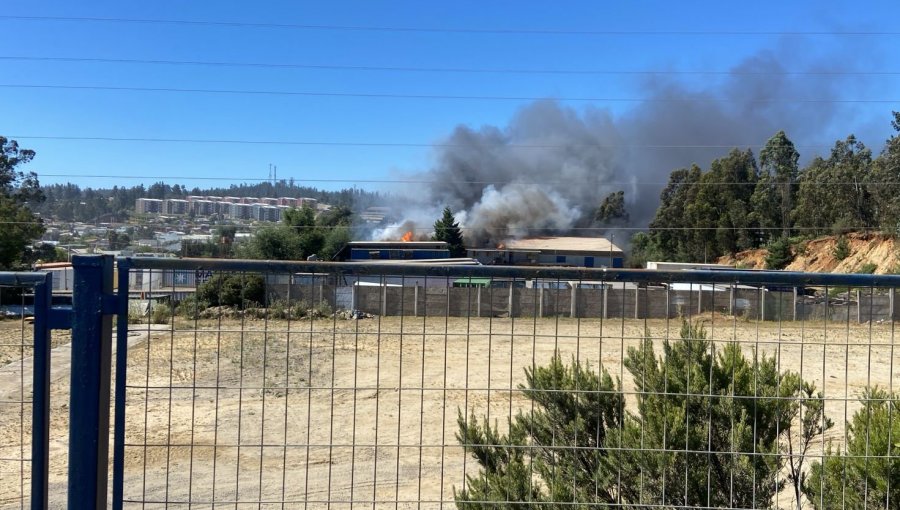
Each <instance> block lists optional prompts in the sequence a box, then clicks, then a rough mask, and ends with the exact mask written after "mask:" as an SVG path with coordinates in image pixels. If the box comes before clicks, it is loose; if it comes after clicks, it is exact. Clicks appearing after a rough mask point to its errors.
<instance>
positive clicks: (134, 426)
mask: <svg viewBox="0 0 900 510" xmlns="http://www.w3.org/2000/svg"><path fill="white" fill-rule="evenodd" d="M705 320H706V329H707V332H708V333H709V335H710V337H711V338H712V339H713V340H714V342H713V345H714V346H715V348H721V346H724V345H725V344H726V343H728V342H740V344H741V345H742V347H743V348H744V350H745V352H746V353H748V354H749V355H751V356H752V353H753V351H754V350H756V349H758V350H759V352H762V353H766V354H768V355H778V356H779V359H780V365H781V368H782V370H788V369H790V370H794V371H798V372H801V374H802V376H803V377H804V378H805V379H807V380H810V381H813V382H815V384H816V386H817V387H818V388H819V389H820V390H822V391H824V393H825V397H826V398H827V399H829V400H828V403H827V409H826V411H827V413H828V415H829V416H830V417H831V418H833V419H834V421H835V424H836V426H835V428H834V429H832V430H831V431H830V432H829V433H828V435H827V437H826V438H824V439H822V440H819V441H817V452H813V454H816V453H818V452H820V451H821V449H822V445H823V444H824V443H825V442H826V441H828V440H834V441H836V442H837V443H836V444H839V443H840V441H841V438H842V436H843V431H844V423H845V418H849V417H850V416H852V414H853V412H854V410H855V409H858V408H859V405H858V403H857V402H856V401H855V399H856V398H857V397H858V396H859V395H860V393H861V392H862V390H863V389H864V388H865V387H866V386H875V385H877V386H881V387H883V388H886V389H890V388H894V387H897V385H898V384H900V378H898V373H900V370H895V369H894V363H895V361H896V362H900V352H896V353H895V352H894V351H895V349H894V348H893V343H894V332H893V326H892V325H891V324H865V325H855V324H851V325H849V326H848V325H847V324H836V323H828V324H824V323H821V322H820V323H803V324H801V323H762V322H761V323H755V322H743V321H741V320H734V319H733V318H730V317H722V316H716V317H712V316H707V317H706V318H705ZM679 327H680V323H679V322H678V320H671V321H665V320H650V321H644V320H628V319H624V320H623V319H607V320H605V321H601V320H599V319H581V320H575V319H566V318H559V319H556V318H542V319H524V318H517V319H508V318H504V319H497V318H493V319H488V318H471V319H466V318H449V319H445V318H442V317H441V318H428V319H423V318H421V317H419V318H415V317H402V318H401V317H384V318H378V317H376V318H372V319H364V320H359V321H354V320H331V319H326V320H316V321H305V320H300V321H292V322H290V323H288V322H286V321H273V320H269V321H265V320H253V321H251V320H247V321H245V322H242V321H240V320H227V321H224V320H223V321H221V322H219V321H215V320H209V321H200V322H196V323H192V322H181V321H179V322H178V323H176V325H175V326H174V327H168V329H164V330H158V329H155V328H151V327H150V326H147V325H135V326H132V328H131V329H132V330H134V331H143V332H144V334H145V339H144V340H143V341H141V342H139V343H137V345H135V346H134V347H132V348H131V350H130V352H129V357H128V359H129V363H128V372H127V380H128V391H127V427H126V435H125V441H126V463H125V499H126V506H136V505H137V504H138V503H139V502H144V503H147V504H144V505H142V507H146V508H156V507H159V508H161V507H163V506H165V505H163V504H162V503H163V502H165V501H168V502H169V503H170V504H172V503H179V502H180V503H187V502H188V501H190V502H193V505H192V506H194V507H197V508H211V507H212V505H211V503H212V502H213V501H215V502H216V503H217V505H219V504H230V505H233V506H236V507H243V506H248V507H249V506H254V507H257V508H259V507H260V506H263V507H266V508H269V507H271V508H274V507H279V508H280V507H282V504H281V502H282V501H284V502H287V504H288V506H292V507H295V506H303V507H304V508H310V507H315V508H318V507H322V508H324V507H326V506H328V507H338V508H352V507H359V506H361V505H362V506H365V507H367V508H375V509H381V508H401V507H402V508H413V507H416V508H420V507H427V508H438V507H440V506H441V502H444V503H447V502H452V499H453V492H454V489H459V488H460V487H462V485H463V483H464V481H465V476H466V475H467V474H468V475H472V474H475V473H476V472H477V465H476V464H475V462H474V460H473V459H472V458H467V455H466V454H465V452H464V451H463V449H462V447H460V446H459V445H458V442H457V440H456V438H455V432H456V430H457V422H456V420H457V416H458V413H460V412H462V413H463V414H465V415H468V414H475V415H476V416H478V417H479V418H482V417H487V418H488V419H489V420H490V421H491V422H493V421H495V420H496V421H497V422H498V423H499V424H501V425H502V424H504V423H505V421H506V419H507V417H509V416H510V415H511V414H515V413H516V412H517V411H518V410H520V409H525V410H527V409H529V407H528V404H527V402H526V401H525V400H523V398H522V397H521V394H520V392H519V391H518V390H517V388H518V385H519V384H521V383H523V382H524V368H525V367H530V366H532V365H542V364H545V363H546V362H547V361H548V360H549V359H550V357H551V356H552V354H553V352H554V350H555V349H558V350H559V351H560V352H561V353H562V355H563V357H564V359H567V360H568V359H572V358H574V357H577V358H578V359H580V360H582V361H588V362H590V364H591V365H592V366H593V367H596V366H597V364H598V361H599V362H602V363H603V365H604V367H606V368H607V369H608V370H609V371H610V372H611V373H612V375H614V376H617V377H620V378H621V379H622V383H623V387H624V388H625V390H626V391H631V390H632V389H633V385H632V382H631V381H630V379H629V375H628V372H627V370H625V369H624V367H623V365H622V352H623V350H626V351H627V349H628V347H630V346H635V345H637V343H638V342H639V341H640V339H641V338H642V337H643V336H644V335H645V332H646V334H649V335H650V337H652V338H653V339H654V340H655V341H656V342H657V343H658V344H661V342H662V341H663V339H665V338H667V337H668V338H675V337H677V335H678V330H679ZM163 328H165V326H163ZM19 334H20V335H21V331H20V332H19ZM146 338H149V341H147V340H146ZM897 351H900V349H897ZM657 353H659V348H657ZM892 374H893V376H892ZM67 385H68V381H67V379H62V380H58V381H56V382H54V384H53V386H52V397H51V399H52V416H53V423H52V432H51V452H52V453H51V455H52V458H53V459H54V462H52V463H51V471H52V473H51V496H50V498H51V506H52V507H61V506H62V505H63V504H64V503H65V501H64V498H65V487H64V480H65V478H64V477H65V473H66V469H67V466H66V459H65V453H66V449H67V444H66V443H67V441H66V434H67V430H68V408H67V407H66V402H67V399H68V393H67V392H68V390H67ZM633 401H634V399H633V397H632V396H629V402H630V403H633ZM21 409H25V411H26V412H30V408H28V407H24V408H23V407H22V406H21V405H20V406H14V405H6V406H0V445H2V448H0V459H15V458H19V457H18V456H19V452H20V450H19V446H18V445H19V444H21V443H22V440H23V439H24V440H25V442H26V444H28V437H27V436H28V434H29V432H30V431H28V430H27V429H25V430H23V429H22V428H21V427H19V426H17V423H16V422H17V421H18V420H19V411H20V410H21ZM25 453H26V456H27V452H25ZM26 466H27V464H26ZM20 471H21V463H19V462H4V461H0V507H3V508H6V507H8V508H18V507H19V506H20V497H21V479H22V477H21V473H20ZM26 478H27V473H26ZM26 493H27V487H26ZM259 501H262V502H263V505H260V504H259V503H258V502H259ZM241 502H246V503H247V504H246V505H241V504H237V505H235V503H241ZM373 502H374V504H373ZM267 503H268V504H267ZM351 503H352V504H351ZM790 503H791V502H790V500H789V497H788V496H787V495H784V496H779V501H778V505H779V506H783V507H788V506H789V505H790Z"/></svg>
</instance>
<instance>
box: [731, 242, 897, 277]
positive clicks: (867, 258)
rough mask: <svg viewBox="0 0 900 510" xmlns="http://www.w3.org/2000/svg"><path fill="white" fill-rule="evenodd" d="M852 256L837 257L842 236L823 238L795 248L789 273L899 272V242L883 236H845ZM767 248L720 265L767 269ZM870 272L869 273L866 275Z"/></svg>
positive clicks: (788, 269)
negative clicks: (870, 270) (839, 258)
mask: <svg viewBox="0 0 900 510" xmlns="http://www.w3.org/2000/svg"><path fill="white" fill-rule="evenodd" d="M844 237H845V239H846V242H847V246H848V248H849V254H848V255H847V257H845V258H844V259H843V260H838V259H837V258H836V257H835V248H836V247H837V244H838V240H839V236H824V237H820V238H817V239H813V240H811V241H805V242H801V243H798V244H795V245H794V248H793V251H794V254H795V257H794V260H793V262H791V263H790V264H788V266H787V267H785V270H786V271H810V272H815V273H858V272H860V271H861V270H866V269H871V268H872V267H875V269H874V273H875V274H890V273H895V272H900V253H898V248H900V241H898V240H897V239H894V238H892V237H888V236H884V235H881V234H867V233H851V234H847V235H846V236H844ZM767 254H768V251H767V250H766V249H765V248H759V249H753V250H744V251H741V252H738V253H737V254H735V255H726V256H724V257H721V258H719V260H718V262H719V263H720V264H734V265H736V266H737V267H742V268H747V269H765V267H766V263H765V259H766V255H767ZM867 265H868V267H866V266H867ZM865 272H869V271H865Z"/></svg>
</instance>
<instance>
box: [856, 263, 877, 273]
mask: <svg viewBox="0 0 900 510" xmlns="http://www.w3.org/2000/svg"><path fill="white" fill-rule="evenodd" d="M877 270H878V264H873V263H872V262H866V263H865V264H863V265H862V266H861V267H860V268H859V269H858V270H857V271H856V272H857V273H863V274H873V273H874V272H875V271H877Z"/></svg>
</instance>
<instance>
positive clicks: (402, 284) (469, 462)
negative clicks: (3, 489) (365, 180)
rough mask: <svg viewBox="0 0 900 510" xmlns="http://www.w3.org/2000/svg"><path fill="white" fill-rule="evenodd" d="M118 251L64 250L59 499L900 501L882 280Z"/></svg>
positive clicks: (636, 504) (307, 503) (740, 504)
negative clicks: (63, 428) (69, 263)
mask: <svg viewBox="0 0 900 510" xmlns="http://www.w3.org/2000/svg"><path fill="white" fill-rule="evenodd" d="M117 262H118V273H117V275H116V273H115V272H114V268H113V261H112V259H111V258H109V257H79V258H78V259H77V260H76V261H75V282H74V283H75V286H74V287H75V288H74V295H73V299H74V307H73V311H72V314H71V325H72V335H73V346H72V368H71V374H72V377H71V382H70V384H69V386H68V388H66V390H70V392H71V396H70V403H69V406H70V416H71V418H70V426H69V430H68V434H67V436H68V447H69V456H68V459H69V475H68V489H67V491H66V496H67V497H68V500H69V507H70V508H87V507H90V508H105V507H106V505H107V494H108V492H109V493H110V494H111V495H112V498H111V505H112V507H113V508H117V509H118V508H126V507H128V508H132V507H137V506H140V507H141V508H146V507H147V506H150V507H153V506H159V507H162V506H166V507H168V506H170V505H171V506H175V507H179V506H201V507H216V506H223V505H224V506H229V507H235V508H240V507H247V506H253V507H255V508H262V507H267V508H268V507H279V508H281V507H285V506H287V507H302V508H317V507H331V506H338V507H345V508H354V507H364V508H372V509H387V508H391V509H394V510H396V509H398V508H401V507H403V508H410V507H416V508H421V507H427V508H445V507H451V506H456V507H457V508H459V509H460V510H469V509H473V508H501V507H502V508H524V507H535V508H540V507H546V506H551V507H554V508H566V507H581V506H591V507H597V508H734V509H748V508H817V509H821V508H841V507H844V508H895V507H896V505H897V498H898V497H900V478H898V476H900V475H897V474H896V473H900V455H897V448H898V446H897V437H896V436H897V435H898V434H900V426H898V424H897V423H895V420H894V413H893V411H894V410H895V406H896V400H895V392H896V390H895V385H896V383H897V382H898V381H896V379H897V375H898V374H897V370H896V369H895V368H894V358H895V356H896V354H895V349H894V344H895V337H894V327H895V326H894V324H895V321H896V319H897V314H896V308H895V300H894V289H895V288H897V287H900V277H896V276H876V275H833V274H803V273H788V272H756V271H686V272H685V271H679V272H649V271H628V270H602V269H575V268H539V267H495V266H430V265H418V264H401V265H397V264H377V263H369V264H336V263H313V262H303V263H299V262H298V263H290V262H268V261H266V262H264V261H238V260H202V259H194V260H191V259H141V258H122V259H118V261H117ZM136 274H140V275H141V276H140V278H139V280H140V281H149V282H167V284H168V285H167V286H164V288H160V286H159V285H157V286H155V287H154V286H153V285H150V286H140V287H138V286H134V285H129V283H132V282H133V281H135V280H137V279H138V278H135V275H136ZM175 275H181V276H175ZM184 275H188V277H187V278H185V277H184ZM114 277H115V278H117V279H116V281H115V282H114V281H113V278H114ZM41 299H43V298H41ZM50 315H51V316H54V314H52V313H51V314H50ZM57 315H59V314H57ZM113 317H115V323H114V322H113ZM55 320H56V321H57V322H59V324H57V325H58V326H65V324H63V322H64V320H63V319H61V318H60V317H57V318H56V319H55ZM113 337H115V341H113ZM42 349H43V347H42ZM111 389H112V391H113V395H114V400H113V401H112V402H110V391H111ZM36 407H37V406H36ZM22 409H25V408H22ZM20 415H21V418H22V420H24V418H25V415H26V414H25V413H24V411H23V412H22V413H20ZM110 418H112V419H110ZM42 419H43V418H42ZM20 421H21V420H20ZM35 423H36V427H37V426H38V425H37V423H38V422H37V421H36V422H35ZM898 423H900V422H898ZM110 429H112V430H110ZM52 439H53V440H54V441H56V440H59V441H63V442H64V441H65V440H66V439H67V438H65V437H59V438H57V437H53V438H52ZM110 440H112V449H113V452H112V456H111V458H112V466H111V469H110V466H108V465H107V459H108V458H110V456H109V455H108V446H109V442H110ZM36 443H37V442H36ZM19 458H21V459H22V460H21V462H22V463H23V464H16V466H17V467H18V468H19V470H20V471H23V470H25V465H24V462H25V459H24V456H21V455H20V456H19ZM35 458H37V457H35ZM23 472H24V471H23ZM22 478H23V479H24V475H23V476H22ZM44 491H45V494H46V489H44ZM35 494H37V493H36V492H35Z"/></svg>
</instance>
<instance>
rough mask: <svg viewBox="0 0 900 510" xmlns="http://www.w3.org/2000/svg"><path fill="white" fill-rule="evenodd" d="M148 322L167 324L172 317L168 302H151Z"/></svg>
mask: <svg viewBox="0 0 900 510" xmlns="http://www.w3.org/2000/svg"><path fill="white" fill-rule="evenodd" d="M150 306H151V309H150V323H152V324H168V323H169V319H171V318H172V307H170V306H169V305H168V303H153V304H151V305H150Z"/></svg>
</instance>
